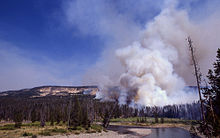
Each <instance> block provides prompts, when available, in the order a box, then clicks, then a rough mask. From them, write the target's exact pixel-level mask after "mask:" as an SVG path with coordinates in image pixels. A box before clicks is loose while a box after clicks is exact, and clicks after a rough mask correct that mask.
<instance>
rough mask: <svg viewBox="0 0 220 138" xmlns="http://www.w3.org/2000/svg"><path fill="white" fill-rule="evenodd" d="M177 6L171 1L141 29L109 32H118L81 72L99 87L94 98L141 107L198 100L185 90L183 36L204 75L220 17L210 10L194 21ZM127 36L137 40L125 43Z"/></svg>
mask: <svg viewBox="0 0 220 138" xmlns="http://www.w3.org/2000/svg"><path fill="white" fill-rule="evenodd" d="M176 4H177V2H176V1H173V0H171V1H170V2H169V3H166V4H165V5H166V6H165V8H163V9H162V10H161V12H160V14H159V15H157V16H156V17H154V19H153V20H151V21H150V22H148V23H147V24H146V27H145V28H144V29H142V30H139V29H137V31H133V30H136V29H134V28H139V27H131V28H132V29H131V30H132V31H129V26H128V27H123V30H126V29H128V31H119V32H120V33H117V30H118V29H113V30H115V31H116V32H113V33H110V34H114V33H116V34H120V35H116V36H117V39H116V42H115V43H113V44H114V45H113V46H111V47H110V48H107V50H105V52H104V54H103V56H102V57H101V59H102V60H100V62H99V61H98V62H97V66H95V67H94V68H93V69H91V68H90V69H89V72H88V73H87V74H86V79H85V80H86V84H88V82H89V83H90V84H98V85H99V87H100V91H99V92H98V93H97V98H101V99H103V100H114V99H118V100H119V102H120V103H122V104H123V103H130V104H131V105H132V104H138V105H145V106H146V105H148V106H155V105H158V106H162V105H167V104H180V103H189V102H192V101H195V100H198V96H197V93H195V92H194V93H192V92H186V91H185V90H184V87H186V86H189V85H195V78H194V75H193V68H192V66H191V59H190V54H189V49H188V46H187V41H186V38H187V37H188V36H191V38H192V40H193V42H194V43H193V44H194V46H195V48H196V57H197V60H198V62H199V65H200V67H201V71H202V73H203V74H206V73H207V70H208V68H210V67H211V66H210V65H211V64H212V63H213V59H214V57H215V53H216V50H217V48H218V47H219V46H218V44H219V43H220V39H218V36H219V32H220V28H219V27H218V26H219V25H220V20H219V19H220V18H218V17H219V14H218V12H215V14H213V15H212V16H207V17H205V19H203V20H197V19H196V20H193V18H190V17H189V15H188V13H187V10H184V9H182V10H180V9H177V8H176V7H175V6H176ZM80 17H81V16H80ZM116 17H117V16H116ZM117 19H119V18H117ZM119 20H120V19H119ZM126 21H127V20H126ZM121 22H123V21H121ZM133 24H134V22H132V25H133ZM132 25H131V26H132ZM116 26H117V25H116ZM123 26H126V25H125V24H124V25H123ZM100 30H102V31H103V29H102V28H101V29H100ZM138 31H139V33H136V32H138ZM128 32H131V33H128ZM132 32H134V34H132ZM126 36H128V38H129V39H126ZM120 38H121V39H120ZM130 38H132V40H134V39H135V40H136V41H133V42H131V43H130V41H131V39H130ZM127 43H129V44H130V45H129V44H128V45H127ZM115 44H116V45H115ZM117 44H120V45H117ZM121 44H126V45H125V46H121ZM108 49H110V50H108ZM109 51H110V52H109Z"/></svg>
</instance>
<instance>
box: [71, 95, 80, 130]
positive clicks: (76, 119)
mask: <svg viewBox="0 0 220 138" xmlns="http://www.w3.org/2000/svg"><path fill="white" fill-rule="evenodd" d="M81 115H82V111H81V107H80V104H79V100H78V97H77V96H75V97H74V106H73V109H72V110H71V113H70V123H69V125H70V127H72V128H73V129H76V127H77V126H80V125H81V123H82V119H81V118H82V117H81Z"/></svg>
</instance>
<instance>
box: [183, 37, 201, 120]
mask: <svg viewBox="0 0 220 138" xmlns="http://www.w3.org/2000/svg"><path fill="white" fill-rule="evenodd" d="M187 41H188V46H189V50H190V53H191V58H192V64H193V66H194V72H195V76H196V83H197V87H198V92H199V99H200V104H201V113H202V114H201V118H202V120H203V121H205V114H204V107H203V100H202V95H201V87H200V84H201V76H202V74H201V72H200V69H199V67H198V62H197V61H196V57H195V51H194V47H193V42H192V40H191V38H190V37H188V38H187Z"/></svg>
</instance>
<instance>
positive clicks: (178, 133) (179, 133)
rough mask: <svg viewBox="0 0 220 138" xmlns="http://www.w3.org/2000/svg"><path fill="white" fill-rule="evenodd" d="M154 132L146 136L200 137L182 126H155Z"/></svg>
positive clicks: (159, 137) (150, 137) (163, 137)
mask: <svg viewBox="0 0 220 138" xmlns="http://www.w3.org/2000/svg"><path fill="white" fill-rule="evenodd" d="M151 131H152V133H151V134H150V135H148V136H145V137H144V138H198V137H195V136H194V137H193V136H191V135H190V133H189V132H188V131H186V130H184V129H181V128H154V129H151Z"/></svg>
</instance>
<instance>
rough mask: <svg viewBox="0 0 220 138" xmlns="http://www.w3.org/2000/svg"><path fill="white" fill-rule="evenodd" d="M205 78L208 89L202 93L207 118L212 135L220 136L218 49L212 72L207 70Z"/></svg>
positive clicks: (219, 69) (219, 57)
mask: <svg viewBox="0 0 220 138" xmlns="http://www.w3.org/2000/svg"><path fill="white" fill-rule="evenodd" d="M207 78H208V79H209V85H210V87H207V88H206V89H205V92H204V97H206V103H207V111H208V112H207V117H208V121H209V123H211V125H212V127H213V129H214V135H219V134H220V49H218V50H217V56H216V61H215V62H214V64H213V70H211V69H209V71H208V75H207Z"/></svg>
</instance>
